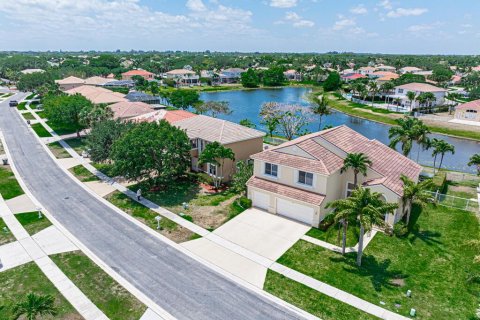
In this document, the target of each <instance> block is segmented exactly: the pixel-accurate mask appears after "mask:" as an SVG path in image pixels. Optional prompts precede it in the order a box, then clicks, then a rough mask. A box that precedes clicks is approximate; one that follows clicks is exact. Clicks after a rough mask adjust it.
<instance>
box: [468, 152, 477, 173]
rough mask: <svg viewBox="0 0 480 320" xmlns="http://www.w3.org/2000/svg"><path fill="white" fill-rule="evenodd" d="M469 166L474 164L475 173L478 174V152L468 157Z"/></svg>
mask: <svg viewBox="0 0 480 320" xmlns="http://www.w3.org/2000/svg"><path fill="white" fill-rule="evenodd" d="M468 165H469V166H476V167H477V175H479V176H480V153H477V154H474V155H473V156H471V157H470V161H469V162H468Z"/></svg>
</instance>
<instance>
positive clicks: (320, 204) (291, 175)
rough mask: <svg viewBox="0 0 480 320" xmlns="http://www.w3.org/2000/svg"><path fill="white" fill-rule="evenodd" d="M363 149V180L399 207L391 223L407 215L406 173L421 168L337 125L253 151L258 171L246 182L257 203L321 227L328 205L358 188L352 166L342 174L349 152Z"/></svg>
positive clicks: (411, 174) (413, 176) (414, 177)
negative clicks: (365, 158)
mask: <svg viewBox="0 0 480 320" xmlns="http://www.w3.org/2000/svg"><path fill="white" fill-rule="evenodd" d="M359 152H362V153H364V154H366V156H368V158H369V159H370V160H371V161H372V165H371V166H369V167H368V169H367V175H366V176H363V175H359V177H358V178H359V184H360V185H362V186H363V187H365V188H369V189H371V190H372V191H375V192H379V193H381V194H382V197H383V199H384V200H385V201H388V202H391V203H398V205H399V208H398V209H397V210H396V211H395V212H392V213H391V214H387V215H386V216H385V218H384V219H385V222H386V223H387V224H389V225H393V224H394V223H396V222H398V221H399V220H400V219H401V218H402V216H403V208H402V196H403V184H402V182H401V180H400V176H401V175H402V174H404V175H406V176H407V177H409V178H410V179H412V180H414V181H418V178H419V175H420V172H421V170H422V167H421V166H420V165H418V164H416V163H415V162H414V161H412V160H410V159H408V158H407V157H404V156H403V155H401V154H400V153H398V152H397V151H395V150H393V149H392V148H390V147H388V146H386V145H384V144H383V143H381V142H379V141H377V140H369V139H368V138H366V137H364V136H362V135H361V134H359V133H357V132H355V131H354V130H352V129H350V128H348V127H346V126H339V127H335V128H332V129H328V130H324V131H320V132H316V133H313V134H309V135H306V136H302V137H300V138H297V139H295V140H292V141H289V142H285V143H284V144H281V145H279V146H276V147H273V148H269V149H266V150H265V151H263V152H260V153H256V154H254V155H252V156H251V158H252V159H253V160H254V173H253V176H252V177H251V178H250V180H249V181H248V182H247V187H248V197H249V198H250V199H251V200H252V203H253V206H255V207H257V208H260V209H263V210H266V211H268V212H270V213H272V214H278V215H282V216H285V217H288V218H291V219H294V220H297V221H301V222H303V223H306V224H308V225H311V226H315V227H318V226H319V224H320V222H321V221H322V220H323V219H324V218H325V217H326V216H327V215H328V214H329V213H330V212H331V209H328V208H326V205H327V204H328V203H329V202H331V201H333V200H337V199H343V198H346V197H348V196H349V195H350V194H351V192H352V191H353V190H354V189H355V186H354V184H353V181H354V177H353V171H352V170H348V171H346V172H344V173H341V168H342V167H343V162H344V159H345V157H346V156H347V154H349V153H359Z"/></svg>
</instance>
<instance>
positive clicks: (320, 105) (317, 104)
mask: <svg viewBox="0 0 480 320" xmlns="http://www.w3.org/2000/svg"><path fill="white" fill-rule="evenodd" d="M328 103H329V101H328V98H327V97H326V96H325V95H323V96H322V97H321V98H318V97H315V98H314V99H313V105H312V106H311V107H310V110H311V111H312V113H313V114H316V115H317V116H318V131H320V130H322V117H323V116H328V115H329V114H330V113H331V112H330V108H329V107H328Z"/></svg>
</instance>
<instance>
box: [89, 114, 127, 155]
mask: <svg viewBox="0 0 480 320" xmlns="http://www.w3.org/2000/svg"><path fill="white" fill-rule="evenodd" d="M133 125H134V124H133V123H132V122H124V121H120V120H106V121H100V122H96V123H94V124H93V126H92V130H91V131H90V133H89V134H88V136H87V140H86V142H87V147H88V149H89V154H90V159H92V161H94V162H104V161H106V160H108V159H109V158H110V152H111V149H112V145H113V143H114V142H115V141H116V140H117V139H118V138H119V137H120V136H121V135H122V134H123V133H125V132H127V131H128V130H129V129H130V128H132V126H133Z"/></svg>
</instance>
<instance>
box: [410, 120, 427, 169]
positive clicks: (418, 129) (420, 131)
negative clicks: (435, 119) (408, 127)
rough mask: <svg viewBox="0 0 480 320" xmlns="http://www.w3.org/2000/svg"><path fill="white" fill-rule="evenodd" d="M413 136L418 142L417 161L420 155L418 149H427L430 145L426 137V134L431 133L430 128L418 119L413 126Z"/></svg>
mask: <svg viewBox="0 0 480 320" xmlns="http://www.w3.org/2000/svg"><path fill="white" fill-rule="evenodd" d="M414 128H415V129H414V130H413V131H414V132H413V136H414V137H415V141H416V142H417V144H418V150H417V163H418V159H419V157H420V149H424V150H425V149H428V148H429V147H430V145H431V143H430V139H429V138H428V134H429V133H431V131H430V129H429V128H428V127H427V126H426V125H425V124H424V123H423V122H421V121H420V120H419V121H418V122H417V125H415V126H414Z"/></svg>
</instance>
